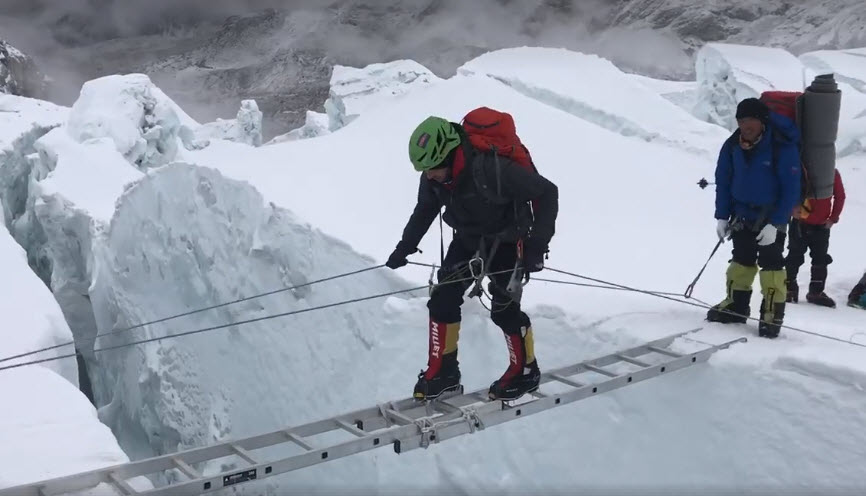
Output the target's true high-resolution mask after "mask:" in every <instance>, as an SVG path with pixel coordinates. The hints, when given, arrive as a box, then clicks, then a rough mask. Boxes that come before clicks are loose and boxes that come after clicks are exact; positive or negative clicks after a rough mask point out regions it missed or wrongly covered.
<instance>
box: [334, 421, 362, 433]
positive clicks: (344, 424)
mask: <svg viewBox="0 0 866 496" xmlns="http://www.w3.org/2000/svg"><path fill="white" fill-rule="evenodd" d="M337 425H338V426H340V428H341V429H343V430H344V431H346V432H349V433H351V434H354V435H356V436H358V437H364V436H366V435H367V433H366V432H364V431H362V430H361V429H358V428H357V427H355V426H354V425H352V424H350V423H348V422H346V421H345V420H337Z"/></svg>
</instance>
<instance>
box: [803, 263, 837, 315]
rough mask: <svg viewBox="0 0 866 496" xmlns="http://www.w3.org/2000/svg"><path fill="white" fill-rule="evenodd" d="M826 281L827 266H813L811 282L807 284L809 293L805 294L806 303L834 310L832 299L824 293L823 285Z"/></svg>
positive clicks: (834, 305) (834, 304) (834, 303)
mask: <svg viewBox="0 0 866 496" xmlns="http://www.w3.org/2000/svg"><path fill="white" fill-rule="evenodd" d="M826 281H827V266H826V265H813V266H812V280H811V282H809V292H808V293H806V301H808V302H809V303H814V304H815V305H820V306H822V307H830V308H836V302H835V301H833V298H830V297H829V296H827V294H826V293H824V284H825V283H826Z"/></svg>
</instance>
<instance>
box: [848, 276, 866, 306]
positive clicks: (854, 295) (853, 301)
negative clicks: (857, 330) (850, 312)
mask: <svg viewBox="0 0 866 496" xmlns="http://www.w3.org/2000/svg"><path fill="white" fill-rule="evenodd" d="M863 280H866V275H864V276H863V279H861V281H863ZM864 294H866V282H858V283H857V284H856V285H855V286H854V289H852V290H851V294H849V295H848V306H852V307H857V308H863V295H864Z"/></svg>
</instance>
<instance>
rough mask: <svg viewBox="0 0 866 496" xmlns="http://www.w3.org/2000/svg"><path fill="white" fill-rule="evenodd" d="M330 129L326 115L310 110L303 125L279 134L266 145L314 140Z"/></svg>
mask: <svg viewBox="0 0 866 496" xmlns="http://www.w3.org/2000/svg"><path fill="white" fill-rule="evenodd" d="M329 128H330V119H329V117H328V114H323V113H321V112H313V111H311V110H308V111H307V117H306V120H305V121H304V125H303V126H301V127H299V128H297V129H293V130H291V131H289V132H288V133H286V134H281V135H279V136H276V137H275V138H274V139H272V140H270V141H268V142H267V143H266V144H268V145H275V144H277V143H284V142H286V141H296V140H299V139H307V138H315V137H317V136H324V135H326V134H328V133H330V132H331V131H330V130H329Z"/></svg>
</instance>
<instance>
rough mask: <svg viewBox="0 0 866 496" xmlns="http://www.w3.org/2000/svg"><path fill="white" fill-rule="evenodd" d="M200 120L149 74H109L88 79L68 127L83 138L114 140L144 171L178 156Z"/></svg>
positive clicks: (127, 156)
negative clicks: (188, 113)
mask: <svg viewBox="0 0 866 496" xmlns="http://www.w3.org/2000/svg"><path fill="white" fill-rule="evenodd" d="M197 127H198V124H197V123H196V122H195V121H194V120H193V119H192V118H191V117H189V116H188V115H187V114H186V113H184V112H183V110H181V109H180V107H178V106H177V105H176V104H175V103H174V102H173V101H172V100H171V99H170V98H168V97H167V96H166V95H165V93H163V92H162V90H160V89H159V88H157V87H156V86H155V85H154V84H153V83H152V82H151V81H150V78H148V77H147V76H145V75H144V74H127V75H123V76H119V75H114V76H105V77H102V78H99V79H94V80H92V81H88V82H86V83H84V86H82V88H81V94H80V96H79V98H78V100H76V101H75V104H74V105H73V106H72V111H71V112H70V115H69V122H68V124H67V129H68V132H69V134H70V135H71V136H72V138H73V139H75V140H76V141H78V142H84V141H86V140H89V139H94V138H110V139H111V140H112V141H113V142H114V144H115V146H116V147H117V151H118V152H120V153H121V154H122V155H123V156H124V157H125V158H126V159H127V160H128V161H129V162H130V163H132V164H134V165H135V166H137V167H139V168H141V169H147V168H151V167H158V166H160V165H165V164H167V163H169V162H171V161H173V160H175V159H176V158H177V154H178V149H179V148H183V144H184V143H185V142H186V143H189V142H190V141H191V139H192V136H193V132H194V131H195V129H196V128H197Z"/></svg>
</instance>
